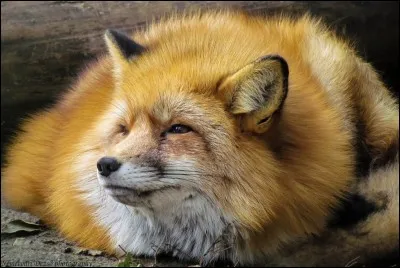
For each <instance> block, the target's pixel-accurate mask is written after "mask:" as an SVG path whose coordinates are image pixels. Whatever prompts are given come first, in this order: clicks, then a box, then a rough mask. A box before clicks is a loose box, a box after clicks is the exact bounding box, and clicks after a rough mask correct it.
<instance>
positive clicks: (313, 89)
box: [3, 12, 398, 256]
mask: <svg viewBox="0 0 400 268" xmlns="http://www.w3.org/2000/svg"><path fill="white" fill-rule="evenodd" d="M133 39H134V40H136V41H137V42H138V43H140V44H142V45H143V46H145V47H147V48H149V51H150V52H149V53H145V54H144V55H143V56H139V57H138V58H136V59H134V60H132V61H130V62H127V61H124V60H123V59H121V55H118V52H117V51H113V45H112V44H109V46H110V54H111V56H105V57H104V58H102V59H100V60H99V61H98V63H97V64H95V65H93V66H92V67H90V69H88V71H87V72H86V73H85V74H84V75H82V76H81V77H80V79H79V81H78V83H77V84H76V85H75V86H74V87H73V88H72V90H71V91H70V92H68V93H67V94H65V95H64V96H63V98H61V99H60V101H59V102H58V104H57V105H55V106H54V107H53V108H51V109H49V110H48V111H45V112H42V113H39V114H37V115H35V116H33V117H32V118H31V119H29V120H28V121H27V123H25V124H24V127H23V129H24V131H25V133H22V134H20V135H19V136H18V137H17V138H16V139H15V141H14V143H13V145H12V146H11V147H10V149H9V151H8V155H7V159H8V161H9V165H8V166H7V167H6V168H5V169H4V170H3V177H4V179H3V193H4V195H5V199H6V201H7V202H8V203H9V204H10V205H11V206H13V207H14V208H16V209H21V210H24V211H28V212H30V213H32V214H34V215H37V216H38V217H40V218H43V219H44V220H46V221H47V222H49V223H50V224H52V225H54V226H55V227H56V228H57V229H58V230H60V231H61V233H62V234H63V235H65V236H66V237H67V238H69V239H72V240H74V241H77V242H79V243H80V244H81V245H83V246H86V247H92V248H101V249H103V250H107V251H108V252H109V253H114V249H113V248H112V245H111V240H112V238H110V237H109V236H108V234H107V230H104V229H103V228H102V227H101V226H100V225H98V223H97V222H95V220H94V219H93V218H92V214H93V211H94V208H92V207H90V205H88V204H87V203H85V200H84V198H83V197H82V196H83V194H85V193H82V190H80V189H79V188H78V187H76V185H77V184H80V183H84V178H85V174H86V173H95V172H96V161H97V160H98V159H99V158H101V157H102V156H105V155H113V156H116V157H117V158H118V159H123V160H127V159H129V158H130V157H132V156H137V155H141V154H146V153H148V152H149V151H151V150H154V148H156V147H157V144H158V140H157V139H158V137H159V135H160V133H161V132H162V131H163V130H165V129H166V128H168V126H170V125H172V124H174V123H185V124H187V125H189V126H193V128H194V129H195V130H196V132H195V133H193V134H188V135H185V137H183V136H182V137H181V136H176V137H173V138H171V139H170V140H169V141H168V144H167V145H165V147H164V148H163V150H164V152H165V153H166V154H167V155H169V156H170V157H172V158H174V157H175V158H177V157H179V156H181V155H186V156H189V157H196V158H197V161H198V163H197V166H198V168H199V169H200V170H202V171H204V172H207V174H210V175H211V177H214V178H215V180H205V181H203V182H202V190H203V191H204V192H205V193H206V194H207V196H209V197H210V198H211V199H212V200H213V202H215V203H216V204H218V206H220V207H221V209H222V210H223V211H224V212H225V213H226V214H228V215H231V216H232V218H233V219H234V222H235V223H237V226H238V228H241V229H243V230H246V232H248V234H249V237H247V238H244V239H243V241H242V242H241V247H242V248H245V249H246V250H248V251H249V252H252V251H253V252H256V254H255V256H257V254H258V253H257V252H261V249H262V250H264V249H265V251H266V252H273V251H274V250H275V249H277V248H278V247H279V246H280V245H282V243H284V242H290V241H291V239H293V238H295V237H299V236H300V237H301V236H305V235H307V234H311V233H315V234H318V233H319V232H321V231H322V230H323V229H324V228H325V225H326V222H327V220H328V219H329V217H330V213H331V210H332V208H334V207H335V206H337V205H338V203H339V199H338V198H339V197H341V196H343V195H344V194H345V193H346V192H347V191H348V190H349V189H350V185H351V183H352V182H353V181H354V178H355V177H354V165H355V150H354V148H353V146H352V143H353V138H354V136H355V130H354V129H353V128H352V127H351V126H350V125H351V124H352V122H353V121H354V119H355V118H356V117H357V112H359V111H362V113H361V114H362V117H363V119H364V120H365V122H367V125H366V129H367V130H366V133H367V134H366V139H367V142H368V144H370V145H371V146H372V147H373V148H375V150H376V155H377V157H379V153H381V152H383V151H384V150H385V149H386V148H387V147H388V146H389V145H390V144H391V142H393V141H394V140H395V139H398V124H397V122H396V120H398V110H396V109H397V106H396V104H395V102H394V101H393V99H392V98H391V97H390V96H389V94H388V92H387V91H386V89H385V88H384V86H383V85H382V84H381V82H380V81H379V79H378V77H377V76H376V74H375V72H374V71H373V70H372V69H371V67H370V66H368V65H366V63H363V62H362V60H361V59H359V58H358V57H357V55H356V54H355V53H354V51H353V49H352V48H350V46H348V45H347V44H346V43H345V42H343V41H341V40H339V39H338V38H337V37H335V36H334V35H333V34H331V33H330V32H329V31H328V30H327V29H325V28H324V26H323V25H322V24H321V23H320V22H318V21H316V20H313V19H311V18H310V17H308V16H305V17H303V18H300V19H298V20H292V19H288V18H285V17H281V18H279V17H276V18H270V19H263V18H258V17H251V16H247V15H245V14H242V13H237V12H232V13H231V12H223V13H219V12H209V13H205V14H200V13H199V14H192V15H190V16H186V17H185V16H184V17H177V18H174V17H173V18H171V19H166V20H162V21H161V22H159V23H157V24H155V25H152V26H151V27H150V28H149V29H147V30H145V31H143V32H138V33H136V34H135V35H134V36H133ZM309 47H313V51H308V50H307V49H308V48H309ZM269 54H278V55H280V56H281V57H283V58H284V59H285V60H286V61H287V63H288V65H289V70H290V75H289V91H288V96H287V99H286V101H285V104H284V106H283V109H282V112H281V113H280V114H278V115H274V117H273V119H272V122H271V126H270V127H269V129H268V130H267V131H266V132H265V133H261V134H254V133H253V134H252V133H248V132H244V133H243V132H241V130H240V124H239V121H240V116H235V115H232V114H230V113H229V112H228V111H227V110H226V103H224V99H221V98H220V97H218V94H217V92H218V90H219V86H220V85H221V80H224V79H225V78H226V77H227V76H229V75H231V74H233V73H235V72H236V71H237V70H239V69H240V68H243V67H244V66H246V65H247V64H249V63H251V62H252V61H254V60H256V59H257V58H259V57H262V56H264V55H269ZM324 57H325V58H324ZM318 65H321V71H320V70H318V68H316V67H315V66H318ZM329 68H332V71H330V70H329ZM336 68H337V69H336ZM340 68H341V69H340ZM336 70H337V72H336V73H334V72H335V71H336ZM114 82H116V83H114ZM115 85H116V86H115ZM121 105H124V107H122V106H121ZM176 107H183V108H182V109H187V110H190V111H191V112H192V113H188V114H187V115H184V116H183V115H181V114H179V113H178V114H177V115H175V114H174V112H173V110H174V109H175V108H176ZM357 109H358V110H357ZM118 124H126V125H127V126H128V128H129V131H130V133H129V134H128V136H127V137H123V136H121V135H120V134H116V131H117V130H116V128H117V126H118ZM211 125H214V126H217V127H221V128H223V129H224V130H225V132H224V135H215V136H213V137H212V138H213V140H206V141H205V138H204V137H203V134H207V133H211V128H210V126H211ZM208 150H211V151H214V152H217V153H216V154H215V159H216V160H215V159H210V155H209V153H208ZM88 152H89V154H87V153H88ZM83 155H86V156H88V157H87V158H84V157H82V156H83ZM83 159H85V160H86V161H88V162H87V163H86V164H87V167H86V169H85V174H81V173H79V172H82V169H78V168H76V166H77V165H78V164H85V163H82V161H83ZM259 254H262V253H259Z"/></svg>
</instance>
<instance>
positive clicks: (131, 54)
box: [104, 29, 146, 70]
mask: <svg viewBox="0 0 400 268" xmlns="http://www.w3.org/2000/svg"><path fill="white" fill-rule="evenodd" d="M104 38H105V41H106V44H107V48H108V52H109V53H110V55H111V57H112V59H113V61H114V67H115V68H116V69H118V70H120V69H121V68H122V67H123V65H125V64H127V63H128V62H129V61H130V60H132V59H133V58H135V57H137V56H139V55H140V54H142V53H143V52H144V51H145V50H146V49H145V47H143V46H142V45H140V44H138V43H136V42H135V41H133V40H132V39H131V38H130V37H129V36H127V35H126V34H124V33H122V32H119V31H116V30H111V29H109V30H107V31H106V32H105V34H104Z"/></svg>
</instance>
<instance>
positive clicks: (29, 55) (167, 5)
mask: <svg viewBox="0 0 400 268" xmlns="http://www.w3.org/2000/svg"><path fill="white" fill-rule="evenodd" d="M227 6H232V7H236V8H243V9H245V10H248V11H250V12H252V13H259V14H272V13H276V12H282V11H283V12H288V13H292V14H302V13H304V12H307V11H308V12H310V13H311V14H314V15H318V16H322V17H323V18H324V19H325V21H326V22H327V23H328V24H329V25H332V26H333V28H336V29H338V32H340V33H342V34H344V35H345V36H347V37H348V38H350V39H351V40H352V41H354V42H355V44H356V46H357V48H358V50H359V52H360V54H361V55H362V56H363V57H365V58H366V59H367V60H368V61H370V62H372V63H373V65H374V66H375V67H376V68H377V69H378V70H379V71H380V73H381V74H382V76H383V78H384V80H385V82H386V83H387V84H388V85H389V86H390V87H393V88H396V89H397V88H398V86H399V78H398V71H399V65H398V47H399V2H398V1H392V2H390V1H387V2H383V1H382V2H370V1H348V2H341V1H331V2H324V1H321V2H307V1H300V2H297V1H277V2H275V1H205V2H204V1H184V2H180V1H168V2H161V1H160V2H154V1H127V2H126V1H124V2H122V1H105V2H102V1H93V2H92V1H18V2H13V1H3V2H1V78H2V79H1V141H2V144H1V148H2V152H3V149H4V148H3V147H4V146H3V145H4V141H7V140H8V138H9V137H10V135H11V134H12V133H13V132H14V130H15V128H16V125H17V124H18V122H19V120H18V119H19V118H21V117H22V116H25V115H26V114H28V113H30V112H32V111H34V110H36V109H38V108H42V107H44V106H46V105H48V104H51V103H52V102H53V101H54V100H55V99H56V97H57V95H58V94H59V93H60V92H61V91H63V90H64V89H65V88H66V87H67V86H68V84H70V83H71V82H72V81H73V80H74V78H75V77H76V76H77V74H78V73H79V71H80V70H81V68H82V67H84V66H85V62H88V61H89V60H90V59H92V58H94V57H96V56H97V55H99V53H103V52H104V51H105V47H104V42H103V38H102V35H103V33H104V31H105V30H106V29H107V28H115V29H121V30H125V31H127V32H131V31H133V30H135V29H137V28H140V27H144V26H145V25H146V22H147V21H151V20H152V19H153V18H155V19H157V18H159V17H160V16H163V15H165V14H168V13H171V12H172V11H175V10H177V11H181V10H183V9H187V8H189V9H198V8H213V7H227ZM394 92H395V93H396V94H397V96H398V93H397V91H395V90H394ZM2 155H3V154H2Z"/></svg>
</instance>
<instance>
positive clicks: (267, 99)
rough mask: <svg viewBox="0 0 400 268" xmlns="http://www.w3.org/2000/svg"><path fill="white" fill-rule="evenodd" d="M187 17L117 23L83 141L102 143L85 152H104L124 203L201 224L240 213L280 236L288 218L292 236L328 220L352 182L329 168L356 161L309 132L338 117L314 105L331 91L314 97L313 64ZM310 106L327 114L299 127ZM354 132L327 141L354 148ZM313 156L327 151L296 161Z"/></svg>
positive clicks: (234, 218)
mask: <svg viewBox="0 0 400 268" xmlns="http://www.w3.org/2000/svg"><path fill="white" fill-rule="evenodd" d="M181 27H182V28H181V29H180V31H181V32H179V31H178V32H177V33H175V34H174V35H169V34H168V32H167V33H165V34H164V35H161V36H157V37H156V38H154V36H152V32H151V31H150V32H148V33H147V35H146V34H145V35H141V34H139V35H137V36H133V37H130V36H127V35H125V34H123V33H121V32H118V31H114V30H108V31H107V32H106V34H105V41H106V44H107V47H108V52H109V57H108V58H107V59H108V62H109V63H108V64H109V65H107V66H109V70H107V71H108V72H109V73H112V75H110V81H112V82H110V84H112V86H110V87H112V89H111V90H110V91H107V92H108V93H107V94H108V95H107V99H108V105H107V106H105V107H104V111H103V112H102V114H101V115H99V116H98V119H97V121H95V122H93V124H92V126H93V127H92V129H91V132H90V133H88V135H85V139H86V140H85V141H84V143H83V144H95V145H96V148H98V150H97V151H96V153H95V152H93V151H92V152H91V154H90V156H88V158H87V159H85V160H87V161H81V162H82V163H83V164H82V165H86V166H87V163H92V165H91V166H90V170H91V171H90V175H89V176H95V177H96V178H97V180H98V184H99V185H100V191H102V192H104V193H105V194H106V195H107V197H108V198H110V199H112V200H113V202H115V201H116V202H117V203H118V204H123V205H124V206H126V207H128V208H135V209H139V210H142V211H147V212H146V213H147V214H148V215H150V214H151V215H152V217H153V219H154V218H166V217H169V216H170V215H178V216H177V218H193V221H192V222H193V224H195V222H196V221H199V219H203V220H204V219H206V221H207V222H208V226H213V225H216V224H217V222H219V223H221V224H222V225H224V224H225V223H231V224H233V225H234V226H235V227H236V228H239V229H241V228H242V229H244V230H248V231H250V233H252V234H256V233H257V232H259V231H265V230H269V231H268V232H269V233H270V234H271V235H270V238H269V239H270V240H271V241H272V240H273V237H275V236H274V235H273V234H274V233H278V231H277V230H278V229H279V230H280V231H279V233H280V234H281V237H280V239H281V238H282V237H283V239H285V238H286V237H288V235H287V234H289V233H292V234H293V232H295V233H296V234H301V233H304V232H313V231H314V230H316V228H319V227H321V226H323V224H324V221H325V218H326V217H325V216H326V215H327V213H328V210H329V208H330V206H331V205H332V204H334V202H335V200H336V199H335V195H336V194H340V191H341V190H342V189H343V187H344V185H345V184H346V182H347V181H344V180H338V181H333V180H330V179H329V178H328V177H329V176H331V173H327V172H326V170H327V168H328V167H329V166H330V165H331V163H330V162H329V161H330V160H332V161H336V162H337V163H345V162H346V161H348V162H350V156H349V155H345V156H342V155H339V154H337V155H334V156H332V154H331V155H328V154H325V152H324V151H323V150H320V148H319V149H315V148H316V147H315V145H314V144H311V143H312V142H314V141H313V139H308V137H309V134H308V132H307V129H308V128H313V127H314V128H317V127H316V126H318V125H320V124H324V123H325V122H336V121H335V120H336V119H335V118H334V117H333V116H332V113H330V112H321V113H318V114H312V113H311V112H310V111H315V110H316V109H317V108H316V107H315V106H316V105H321V106H324V105H326V103H325V102H323V101H320V102H319V100H320V99H321V98H322V97H321V95H318V94H316V95H315V96H314V97H312V98H314V100H315V102H310V103H307V105H304V104H305V102H304V94H309V93H307V92H313V91H315V92H317V91H318V84H316V83H314V82H313V80H312V79H303V78H302V75H303V74H302V72H303V71H304V70H302V69H301V68H299V66H300V65H299V64H297V65H296V64H294V65H293V56H291V54H290V53H288V52H285V53H284V54H280V53H273V52H274V51H279V50H278V49H273V48H271V47H270V49H268V48H267V49H263V48H262V46H260V44H258V45H257V44H256V42H253V43H254V44H255V47H254V48H252V47H250V48H246V50H245V51H246V52H245V53H244V52H243V53H242V52H240V51H241V47H243V45H244V44H249V46H251V45H252V44H253V43H252V42H251V40H241V39H238V38H235V37H234V38H231V39H230V40H223V38H222V39H221V37H220V36H218V35H217V34H215V33H213V32H212V31H211V32H210V31H206V32H201V30H199V31H198V32H190V33H187V32H185V31H186V29H185V28H184V26H181ZM171 29H172V28H171ZM255 36H257V35H255ZM180 37H181V39H180ZM232 40H234V41H232ZM271 44H273V43H271ZM257 46H260V47H257ZM293 47H294V45H293ZM288 49H290V48H288ZM282 51H283V50H282ZM287 57H289V59H290V61H288V59H287ZM290 62H292V65H291V64H289V63H290ZM291 67H293V68H295V69H296V71H295V72H294V73H295V74H294V76H293V75H292V74H291ZM305 76H306V77H309V76H308V75H307V74H306V75H305ZM302 79H303V80H302ZM293 83H294V84H295V87H293V88H294V92H292V93H291V88H292V87H291V86H290V84H293ZM302 87H303V88H307V90H308V91H305V92H306V93H303V91H301V90H302V89H299V88H302ZM109 93H110V94H109ZM99 94H101V93H100V92H99ZM291 94H292V95H291ZM301 94H303V95H301ZM310 94H314V93H310ZM290 96H291V98H289V97H290ZM288 101H289V107H290V109H288ZM324 107H325V106H324ZM297 116H299V117H297ZM307 116H314V117H315V118H316V119H315V118H313V119H312V120H310V119H306V120H304V121H303V122H302V123H301V124H298V128H296V127H297V125H296V122H297V121H296V120H298V118H306V117H307ZM292 126H294V127H292ZM320 129H321V130H318V131H314V132H313V133H312V135H314V140H316V142H317V143H318V144H321V142H322V140H323V139H325V137H326V135H330V134H332V133H334V134H335V133H336V132H337V131H338V130H337V127H336V125H333V126H325V127H323V128H320ZM335 135H336V134H335ZM338 135H339V134H338ZM296 139H297V140H296ZM296 141H298V142H299V144H297V143H296ZM345 142H347V140H341V139H332V140H328V141H327V142H325V144H326V145H325V148H328V149H330V148H332V150H333V148H335V150H336V148H342V147H343V148H344V145H343V144H345ZM330 143H332V144H330ZM341 146H342V147H341ZM283 148H286V149H283ZM285 150H286V151H285ZM307 150H308V152H307V153H306V154H304V155H302V152H305V151H307ZM339 150H341V149H339ZM343 150H347V148H344V149H343ZM302 158H304V161H307V162H313V161H314V160H315V161H317V160H318V159H322V160H321V161H325V162H324V163H323V165H322V166H321V167H322V168H319V166H317V165H318V164H314V166H311V168H309V169H304V168H303V167H302V164H296V161H297V162H298V161H302ZM292 163H295V164H293V165H292ZM286 164H291V165H292V169H291V170H289V169H287V168H285V167H284V165H286ZM324 165H325V166H324ZM340 165H341V164H340ZM293 167H294V168H293ZM346 168H347V167H346ZM86 170H87V169H86ZM343 170H344V169H343ZM319 171H321V172H323V174H324V176H325V175H327V176H328V175H329V176H328V177H323V176H321V174H319V173H318V172H319ZM348 171H349V172H350V169H346V170H344V171H343V172H344V173H343V174H345V172H348ZM307 172H309V173H307ZM81 174H82V172H81ZM313 174H316V175H315V176H318V177H317V178H314V177H312V176H313ZM332 174H333V173H332ZM346 174H347V173H346ZM296 176H299V178H300V179H297V178H295V177H296ZM332 176H333V175H332ZM344 178H346V180H347V175H346V176H344ZM299 208H303V209H299ZM179 215H180V216H179ZM211 215H213V216H211ZM311 215H312V216H311ZM172 221H174V222H179V220H177V219H176V218H174V219H172ZM219 223H218V224H219ZM197 224H200V223H197ZM205 228H206V227H205ZM208 231H209V230H206V232H208ZM271 243H272V244H276V243H273V242H271Z"/></svg>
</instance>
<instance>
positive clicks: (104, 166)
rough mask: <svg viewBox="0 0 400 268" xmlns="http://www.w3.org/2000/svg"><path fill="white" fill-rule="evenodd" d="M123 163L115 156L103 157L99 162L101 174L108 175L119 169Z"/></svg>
mask: <svg viewBox="0 0 400 268" xmlns="http://www.w3.org/2000/svg"><path fill="white" fill-rule="evenodd" d="M120 166H121V164H120V163H119V162H118V160H117V159H115V158H114V157H102V158H101V159H100V160H99V161H98V162H97V170H98V171H99V172H100V174H101V175H103V176H105V177H108V176H109V175H110V174H111V173H112V172H114V171H117V170H118V169H119V167H120Z"/></svg>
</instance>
